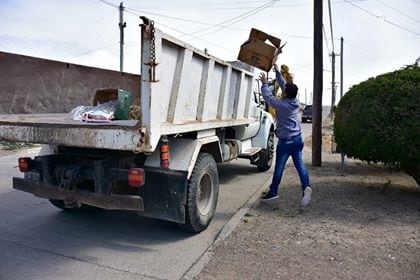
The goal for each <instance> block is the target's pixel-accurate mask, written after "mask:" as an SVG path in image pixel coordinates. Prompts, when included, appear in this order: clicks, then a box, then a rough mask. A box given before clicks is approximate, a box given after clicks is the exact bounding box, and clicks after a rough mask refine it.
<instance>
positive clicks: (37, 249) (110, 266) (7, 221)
mask: <svg viewBox="0 0 420 280" xmlns="http://www.w3.org/2000/svg"><path fill="white" fill-rule="evenodd" d="M302 127H303V133H304V136H307V135H309V134H310V133H311V124H302ZM36 153H37V150H36V149H32V150H29V151H28V152H27V154H29V155H32V156H33V155H35V154H36ZM22 155H23V154H22V153H20V154H15V155H10V156H4V157H1V158H0V279H2V280H3V279H10V280H13V279H19V280H20V279H32V280H34V279H43V280H48V279H55V280H56V279H66V280H69V279H78V280H79V279H179V278H181V277H182V276H183V275H184V274H185V273H186V272H188V270H189V269H190V268H191V267H192V266H193V265H194V263H195V262H196V261H197V260H198V259H199V258H200V256H201V255H202V254H204V253H205V252H206V250H207V249H208V247H209V246H210V245H211V244H212V243H213V242H214V240H215V239H216V238H217V236H218V234H219V232H220V231H221V229H222V228H223V226H224V225H225V224H226V223H227V222H228V221H229V219H230V218H231V217H232V216H233V215H234V214H235V213H236V212H237V211H238V210H239V209H240V208H241V207H242V206H243V205H244V204H245V203H246V202H247V201H248V200H249V199H250V197H252V195H253V194H255V192H256V191H258V189H259V188H260V187H261V186H262V185H263V184H264V183H265V182H267V181H268V180H270V179H271V174H272V172H270V171H268V172H265V173H258V172H257V171H256V170H257V169H256V167H255V166H251V165H250V164H249V161H247V160H236V161H233V162H231V163H229V164H223V165H220V166H219V175H220V193H219V202H218V207H217V210H216V214H215V217H214V219H213V221H212V223H211V225H210V226H209V228H208V229H207V230H205V231H204V232H202V233H201V234H198V235H191V234H187V233H184V232H182V231H180V230H179V229H178V228H176V227H175V226H173V225H172V224H170V223H167V222H162V221H158V220H153V219H148V218H143V217H140V216H137V215H135V214H133V213H129V212H116V211H114V212H110V211H96V212H89V213H68V212H67V211H61V210H59V209H57V208H55V207H54V206H52V205H51V204H50V203H49V202H48V201H47V200H45V199H41V198H37V197H34V196H32V195H30V194H26V193H24V192H20V191H15V190H13V189H12V187H11V185H12V183H11V180H12V177H13V176H21V174H19V171H18V170H17V169H16V168H14V166H16V162H17V158H18V157H19V156H22Z"/></svg>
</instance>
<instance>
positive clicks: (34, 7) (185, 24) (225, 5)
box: [0, 0, 420, 105]
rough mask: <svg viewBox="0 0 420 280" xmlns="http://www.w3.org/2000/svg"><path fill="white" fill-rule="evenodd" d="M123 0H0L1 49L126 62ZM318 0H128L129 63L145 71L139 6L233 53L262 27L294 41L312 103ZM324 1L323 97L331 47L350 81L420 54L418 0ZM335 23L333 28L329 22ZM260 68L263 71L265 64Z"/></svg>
mask: <svg viewBox="0 0 420 280" xmlns="http://www.w3.org/2000/svg"><path fill="white" fill-rule="evenodd" d="M120 2H121V1H117V0H72V1H68V0H0V51H5V52H11V53H17V54H23V55H29V56H34V57H40V58H46V59H52V60H58V61H64V62H70V63H75V64H81V65H87V66H93V67H99V68H105V69H111V70H117V71H118V70H119V65H120V64H119V40H120V37H119V26H118V21H119V11H118V8H117V6H118V5H119V4H120ZM313 2H314V1H313V0H289V1H283V0H277V1H269V0H265V1H262V0H259V1H258V0H253V1H252V0H242V1H239V0H206V1H203V0H172V1H170V0H154V1H151V0H149V1H146V0H125V1H123V4H124V6H125V12H124V21H125V22H126V24H127V26H126V28H125V29H124V37H125V45H124V55H125V59H124V71H125V72H129V73H136V74H139V73H140V28H139V24H140V23H141V21H140V19H139V16H140V15H144V16H147V17H149V18H151V19H153V20H154V21H155V27H156V28H159V29H160V30H162V31H164V32H166V33H168V34H170V35H172V36H174V37H176V38H178V39H181V40H183V41H185V42H187V43H189V44H190V45H193V46H194V47H196V48H198V49H203V50H204V49H205V48H206V49H207V50H208V52H209V53H210V54H211V55H214V56H216V57H218V58H220V59H223V60H226V61H233V60H236V59H237V56H238V53H239V48H240V46H241V44H242V43H243V42H245V41H246V40H247V39H248V36H249V32H250V30H251V28H257V29H259V30H262V31H264V32H266V33H268V34H270V35H273V36H276V37H278V38H280V39H281V40H282V43H285V42H287V44H286V46H285V47H284V48H283V53H282V54H281V55H280V56H279V60H278V64H287V65H288V66H289V68H290V72H291V73H293V75H294V82H295V83H296V84H297V85H298V86H299V98H300V101H302V102H305V101H306V103H308V104H310V103H311V98H312V95H311V93H312V88H313ZM330 7H331V21H330V17H329V14H330V13H329V5H328V1H327V0H324V1H323V8H324V9H323V25H324V33H323V37H324V38H323V50H324V55H323V68H324V72H323V75H324V89H323V104H324V105H330V104H331V81H332V72H331V69H332V65H331V55H330V54H331V53H332V51H333V49H334V53H336V54H338V55H339V56H336V64H335V69H336V72H335V77H336V78H335V80H336V83H337V103H338V101H339V99H340V55H341V49H340V37H343V39H344V44H343V54H342V55H343V69H344V71H343V89H344V94H345V93H346V92H347V90H348V89H349V88H350V87H351V86H352V85H356V84H358V83H360V82H362V81H365V80H367V79H368V78H370V77H375V76H377V75H379V74H383V73H386V72H391V71H394V70H397V69H399V68H401V67H404V66H405V65H408V64H413V63H414V62H415V60H416V59H417V58H419V57H420V0H331V1H330ZM331 26H332V31H331ZM257 74H258V71H257Z"/></svg>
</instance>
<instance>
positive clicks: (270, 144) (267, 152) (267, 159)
mask: <svg viewBox="0 0 420 280" xmlns="http://www.w3.org/2000/svg"><path fill="white" fill-rule="evenodd" d="M273 159H274V132H273V131H270V134H269V135H268V138H267V149H263V150H262V151H261V152H260V158H259V160H258V161H257V168H258V171H260V172H264V171H267V170H268V169H270V167H271V165H272V164H273Z"/></svg>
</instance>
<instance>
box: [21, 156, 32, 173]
mask: <svg viewBox="0 0 420 280" xmlns="http://www.w3.org/2000/svg"><path fill="white" fill-rule="evenodd" d="M18 162H19V171H20V172H23V173H26V172H28V171H29V164H30V162H31V158H28V157H23V158H19V159H18Z"/></svg>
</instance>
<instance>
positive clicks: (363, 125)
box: [334, 64, 420, 185]
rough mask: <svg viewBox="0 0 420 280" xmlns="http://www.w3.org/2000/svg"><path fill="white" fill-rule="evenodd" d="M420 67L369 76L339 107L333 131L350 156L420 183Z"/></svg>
mask: <svg viewBox="0 0 420 280" xmlns="http://www.w3.org/2000/svg"><path fill="white" fill-rule="evenodd" d="M419 106H420V67H418V64H415V65H412V66H408V67H406V68H405V69H402V70H397V71H394V72H391V73H386V74H383V75H380V76H377V77H376V78H370V79H368V80H367V81H364V82H362V83H360V84H358V85H355V86H353V87H352V88H350V90H349V91H348V92H347V93H346V95H345V96H344V97H343V98H342V99H341V101H340V103H339V104H338V106H337V111H336V117H335V120H334V135H335V139H336V141H337V145H338V147H339V149H340V150H341V151H342V152H343V153H345V154H346V155H347V156H349V157H354V158H358V159H361V160H365V161H368V162H375V163H377V162H382V163H385V164H388V165H393V166H399V167H401V168H402V169H403V170H404V171H405V172H407V173H408V174H409V175H411V176H413V178H414V179H415V180H416V182H417V184H418V185H420V175H419V174H420V147H419V146H420V107H419Z"/></svg>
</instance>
